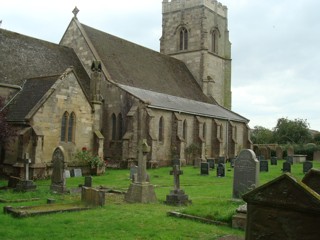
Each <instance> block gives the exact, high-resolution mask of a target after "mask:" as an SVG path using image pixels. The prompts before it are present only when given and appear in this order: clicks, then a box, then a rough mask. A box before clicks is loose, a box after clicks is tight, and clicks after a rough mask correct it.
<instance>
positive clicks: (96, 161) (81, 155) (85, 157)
mask: <svg viewBox="0 0 320 240" xmlns="http://www.w3.org/2000/svg"><path fill="white" fill-rule="evenodd" d="M75 158H76V159H78V160H81V161H83V162H86V163H88V164H89V166H90V167H91V168H98V167H105V166H106V164H105V162H104V161H103V160H102V159H101V158H100V157H99V156H98V155H93V154H92V153H91V152H90V151H89V150H88V149H87V148H86V147H83V148H82V150H81V151H78V152H77V153H76V155H75Z"/></svg>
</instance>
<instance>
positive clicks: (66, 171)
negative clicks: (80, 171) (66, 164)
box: [64, 170, 71, 178]
mask: <svg viewBox="0 0 320 240" xmlns="http://www.w3.org/2000/svg"><path fill="white" fill-rule="evenodd" d="M64 176H65V177H66V178H70V177H71V174H70V170H64Z"/></svg>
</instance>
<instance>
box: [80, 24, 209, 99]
mask: <svg viewBox="0 0 320 240" xmlns="http://www.w3.org/2000/svg"><path fill="white" fill-rule="evenodd" d="M75 21H76V22H77V24H78V25H80V28H82V29H83V30H84V31H85V33H86V36H87V37H88V38H89V39H87V40H89V41H90V43H91V44H92V45H93V47H94V49H95V50H96V52H97V54H98V57H99V58H100V59H98V60H101V61H102V63H103V64H104V66H105V67H106V69H107V71H108V73H109V75H110V77H111V79H109V80H112V81H114V82H116V83H119V84H124V85H127V86H132V87H136V88H141V89H146V90H150V91H156V92H161V93H164V94H169V95H174V96H177V97H182V98H189V99H193V100H196V101H202V102H213V100H211V99H209V98H208V97H207V96H205V95H204V94H203V92H202V90H201V88H200V86H199V84H198V83H197V81H196V80H195V79H194V77H193V76H192V74H191V73H190V71H189V70H188V68H187V67H186V65H185V64H184V63H183V62H182V61H180V60H177V59H175V58H172V57H169V56H167V55H164V54H161V53H159V52H156V51H153V50H150V49H148V48H145V47H142V46H140V45H137V44H134V43H132V42H129V41H126V40H124V39H121V38H118V37H115V36H113V35H110V34H108V33H105V32H102V31H99V30H97V29H94V28H91V27H89V26H86V25H84V24H80V23H79V22H78V21H77V20H75Z"/></svg>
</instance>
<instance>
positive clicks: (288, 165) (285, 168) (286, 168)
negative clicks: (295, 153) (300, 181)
mask: <svg viewBox="0 0 320 240" xmlns="http://www.w3.org/2000/svg"><path fill="white" fill-rule="evenodd" d="M282 172H284V173H286V172H288V173H291V163H290V162H288V161H286V162H284V163H283V164H282Z"/></svg>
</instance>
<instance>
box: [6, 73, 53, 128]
mask: <svg viewBox="0 0 320 240" xmlns="http://www.w3.org/2000/svg"><path fill="white" fill-rule="evenodd" d="M58 78H59V76H58V75H56V76H51V77H43V78H34V79H28V80H26V81H25V83H24V84H23V85H22V89H21V91H20V92H19V94H18V95H17V96H16V97H15V98H14V99H13V100H12V102H11V103H10V104H9V112H8V115H7V120H8V121H13V122H24V121H25V117H26V116H27V115H28V113H29V112H30V111H31V110H32V108H33V107H34V106H35V105H36V104H37V103H38V102H39V101H40V99H41V98H42V97H43V96H44V94H45V93H46V92H48V90H49V89H50V88H51V87H52V85H53V84H54V83H55V82H56V81H57V80H58Z"/></svg>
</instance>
